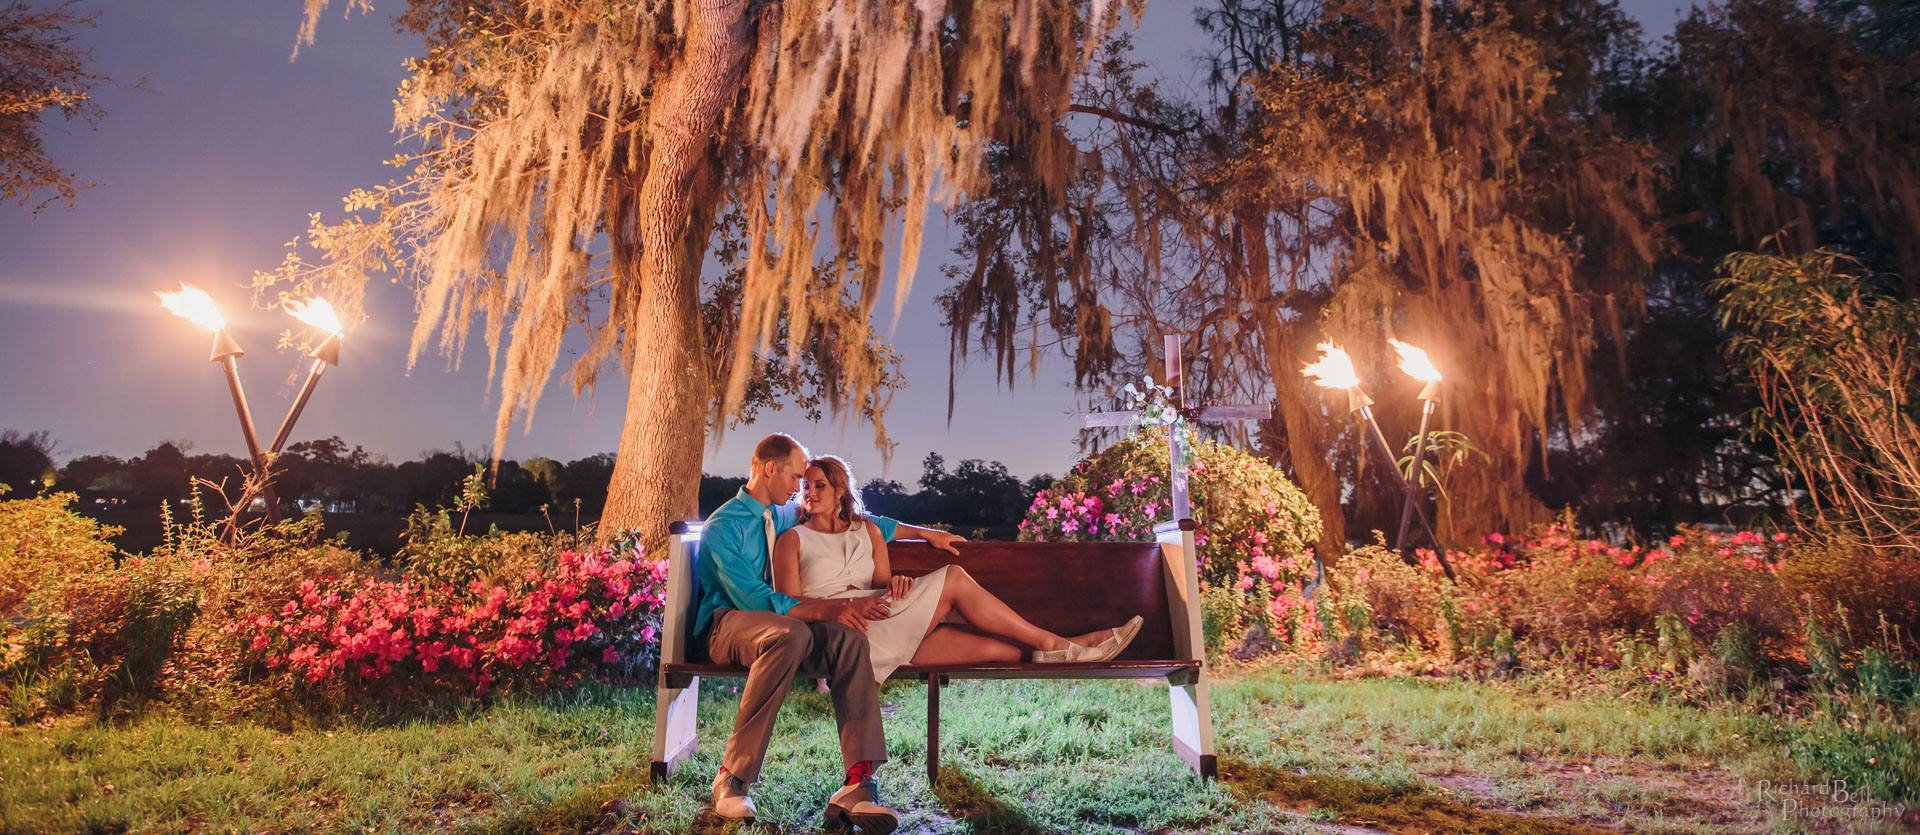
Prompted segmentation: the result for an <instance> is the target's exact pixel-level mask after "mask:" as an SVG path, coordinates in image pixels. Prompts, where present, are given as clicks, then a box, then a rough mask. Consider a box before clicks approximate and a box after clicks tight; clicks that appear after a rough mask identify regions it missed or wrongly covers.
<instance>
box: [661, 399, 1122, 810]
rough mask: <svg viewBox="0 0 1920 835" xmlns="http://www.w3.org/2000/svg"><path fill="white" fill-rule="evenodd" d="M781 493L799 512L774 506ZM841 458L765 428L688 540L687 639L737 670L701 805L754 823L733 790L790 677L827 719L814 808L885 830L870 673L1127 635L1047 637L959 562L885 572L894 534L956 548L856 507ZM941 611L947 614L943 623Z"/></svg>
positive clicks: (1098, 656) (1109, 645)
mask: <svg viewBox="0 0 1920 835" xmlns="http://www.w3.org/2000/svg"><path fill="white" fill-rule="evenodd" d="M795 492H800V493H801V494H802V496H803V500H802V502H801V504H800V506H799V507H797V508H796V507H794V506H793V505H790V504H788V502H789V500H790V499H791V497H792V496H793V494H794V493H795ZM861 510H862V509H861V507H860V503H859V496H858V493H857V492H856V491H855V490H854V489H853V483H852V479H851V477H850V476H849V474H848V472H847V467H846V463H845V462H843V461H841V460H840V459H838V458H832V457H827V458H819V459H814V460H811V461H810V460H808V458H807V452H806V450H805V449H804V448H802V447H801V446H800V444H799V443H798V442H796V441H794V440H793V439H792V438H790V437H788V436H786V435H777V434H776V435H770V436H768V437H767V438H766V439H764V440H762V441H761V442H760V444H759V445H758V446H756V447H755V448H754V451H753V471H752V473H751V475H750V476H749V477H748V479H747V485H746V487H744V488H742V489H741V491H740V493H739V494H738V495H736V496H734V497H733V498H732V499H729V500H728V501H727V502H726V503H725V504H722V505H721V506H720V507H719V508H718V509H716V510H715V511H714V512H713V515H712V516H711V517H710V518H708V520H707V523H706V526H705V528H704V529H703V530H702V531H701V535H700V552H699V561H698V575H699V578H700V597H699V606H698V610H697V613H696V615H695V618H694V625H693V640H692V641H691V642H690V646H693V647H700V646H704V647H705V648H706V650H707V653H708V655H709V657H710V658H711V660H712V661H714V662H716V663H722V664H738V665H741V666H745V667H747V668H748V673H747V680H746V684H745V686H744V687H742V688H741V689H740V710H739V714H738V715H737V716H736V717H735V719H734V728H733V734H732V735H731V736H729V737H728V738H727V747H726V753H725V754H724V755H723V758H722V759H721V769H720V773H719V774H718V775H716V776H715V777H714V781H713V809H714V813H715V814H717V815H719V816H720V817H724V818H736V819H742V818H752V817H754V806H753V801H752V799H750V798H749V797H748V796H747V786H749V785H751V784H752V783H753V782H755V781H756V780H758V779H759V777H760V765H761V762H762V761H763V760H764V759H765V757H766V753H767V742H768V740H769V738H770V737H771V736H772V733H773V724H774V717H775V715H776V714H778V713H779V711H780V704H781V702H782V701H783V700H784V699H785V698H786V693H787V689H788V686H789V685H790V684H791V683H792V681H793V679H794V677H795V676H796V675H805V676H810V677H824V678H826V679H827V680H828V683H829V687H830V688H831V692H832V698H833V710H834V718H835V720H836V722H837V723H838V725H839V728H840V750H841V754H842V756H843V757H844V758H845V760H846V769H847V770H846V782H845V784H844V785H843V786H842V787H841V788H840V790H839V791H836V792H834V794H833V796H832V798H831V799H829V801H828V803H827V813H828V815H829V816H831V817H836V818H838V819H840V820H841V821H842V822H844V823H846V824H848V825H850V826H858V827H860V828H861V829H862V830H864V831H867V832H875V833H885V832H891V831H892V830H893V828H894V827H895V826H896V825H897V824H898V822H899V815H898V814H896V813H895V812H894V811H893V810H891V809H888V808H886V807H884V806H882V805H880V804H879V802H878V798H877V796H876V794H875V787H874V780H873V768H874V766H875V765H876V764H878V763H881V762H884V761H886V759H887V751H886V741H885V738H884V736H883V735H882V733H881V727H880V691H879V682H881V681H884V680H885V679H886V678H887V676H888V675H889V674H891V673H892V672H893V670H894V669H895V668H896V667H898V666H900V665H901V664H906V663H909V662H914V663H921V664H936V663H965V662H974V661H1014V660H1019V659H1021V658H1022V657H1023V656H1026V655H1027V654H1028V653H1031V659H1032V660H1033V661H1035V662H1043V663H1044V662H1074V661H1104V660H1107V659H1110V658H1113V657H1114V656H1116V655H1118V654H1119V653H1120V651H1121V650H1122V649H1125V648H1126V646H1127V643H1128V642H1129V641H1131V640H1133V636H1134V635H1135V634H1137V633H1138V631H1139V629H1140V625H1141V619H1140V618H1139V617H1135V618H1133V619H1132V620H1130V621H1128V622H1127V623H1126V624H1125V625H1123V626H1120V627H1117V628H1114V629H1102V630H1099V631H1096V632H1091V633H1088V634H1085V635H1078V636H1075V637H1073V638H1070V639H1069V638H1063V637H1061V636H1059V635H1055V634H1053V633H1051V632H1048V631H1046V630H1043V629H1040V628H1038V627H1036V626H1034V625H1033V624H1031V623H1029V622H1027V620H1026V619H1025V618H1022V617H1021V616H1020V615H1019V614H1018V613H1016V612H1014V611H1013V610H1012V609H1011V608H1009V607H1008V606H1007V605H1006V604H1005V603H1002V602H1001V601H1000V600H999V599H998V598H996V597H994V596H993V595H992V594H990V593H988V592H987V591H986V590H985V589H983V588H981V587H980V585H979V583H977V582H974V580H973V578H972V577H970V576H968V574H967V572H966V570H965V569H963V568H961V567H959V566H948V567H945V568H942V569H939V570H936V571H934V572H932V573H930V574H928V575H926V576H924V577H922V578H920V579H919V580H918V581H917V582H916V581H915V580H914V579H912V578H908V577H902V576H898V575H894V574H892V573H891V572H890V570H889V568H888V562H887V542H888V541H889V540H891V539H893V537H894V534H895V533H896V532H905V533H908V534H911V535H915V536H919V537H922V538H924V539H926V540H927V542H928V543H929V544H931V545H932V546H934V547H936V548H940V549H942V550H945V551H948V552H950V553H953V554H958V553H959V550H958V549H957V548H955V547H954V543H956V542H964V541H966V540H965V539H964V538H962V537H959V536H955V535H953V534H950V533H947V532H945V531H939V530H931V529H927V528H916V527H913V526H910V525H902V524H900V523H898V522H896V521H894V520H892V519H887V518H885V517H880V516H871V515H865V514H863V513H862V512H861ZM953 620H957V621H958V622H957V623H955V622H950V621H953Z"/></svg>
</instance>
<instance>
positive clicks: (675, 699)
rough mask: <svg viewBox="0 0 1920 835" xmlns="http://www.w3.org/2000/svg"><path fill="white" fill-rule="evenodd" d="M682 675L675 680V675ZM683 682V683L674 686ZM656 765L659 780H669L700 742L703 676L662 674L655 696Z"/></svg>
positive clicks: (654, 741)
mask: <svg viewBox="0 0 1920 835" xmlns="http://www.w3.org/2000/svg"><path fill="white" fill-rule="evenodd" d="M676 678H678V679H681V680H679V681H675V680H674V679H676ZM675 684H679V685H682V686H679V687H674V686H672V685H675ZM653 704H654V715H653V768H652V770H651V776H652V778H653V780H654V781H655V782H660V781H664V780H666V779H667V778H668V777H670V776H672V775H673V770H674V769H675V768H677V767H678V766H679V765H680V764H681V763H683V762H686V760H687V758H688V757H691V756H693V749H694V747H695V746H697V745H698V744H699V742H700V728H699V722H698V718H697V715H696V712H697V711H698V710H699V707H700V677H699V676H687V677H684V678H682V677H679V676H668V675H666V674H664V673H662V674H661V676H660V689H659V691H658V693H657V694H656V695H655V696H654V702H653Z"/></svg>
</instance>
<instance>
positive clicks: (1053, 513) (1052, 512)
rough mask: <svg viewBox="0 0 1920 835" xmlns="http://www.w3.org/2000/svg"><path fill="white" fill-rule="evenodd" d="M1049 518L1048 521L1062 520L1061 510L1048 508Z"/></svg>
mask: <svg viewBox="0 0 1920 835" xmlns="http://www.w3.org/2000/svg"><path fill="white" fill-rule="evenodd" d="M1047 518H1048V519H1058V518H1060V508H1057V507H1049V508H1047Z"/></svg>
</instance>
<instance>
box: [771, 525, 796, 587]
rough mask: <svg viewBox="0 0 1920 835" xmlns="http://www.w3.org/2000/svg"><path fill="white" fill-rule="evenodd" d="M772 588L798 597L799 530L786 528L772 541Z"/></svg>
mask: <svg viewBox="0 0 1920 835" xmlns="http://www.w3.org/2000/svg"><path fill="white" fill-rule="evenodd" d="M773 590H774V591H777V592H779V593H781V594H784V595H786V596H788V597H793V598H798V597H800V530H799V529H798V528H788V529H787V532H786V533H783V534H781V535H780V538H779V539H778V540H776V541H775V542H774V543H773Z"/></svg>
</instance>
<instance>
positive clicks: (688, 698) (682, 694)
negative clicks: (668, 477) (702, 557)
mask: <svg viewBox="0 0 1920 835" xmlns="http://www.w3.org/2000/svg"><path fill="white" fill-rule="evenodd" d="M699 553H700V529H699V526H697V525H695V526H692V527H688V526H686V525H685V524H683V523H675V525H674V530H673V536H672V537H671V538H670V539H669V540H668V544H667V586H666V589H665V591H664V593H663V597H664V598H665V599H664V600H663V601H662V603H661V608H662V610H663V613H664V614H663V617H662V618H661V624H660V688H659V690H658V692H657V694H656V696H655V697H654V702H653V705H654V715H653V769H652V777H653V779H654V780H655V781H656V782H658V781H662V780H665V779H666V778H667V777H669V776H671V775H672V774H673V770H674V768H675V767H677V766H678V765H679V764H680V763H682V762H685V761H686V759H687V758H688V757H691V756H693V749H694V747H695V746H696V745H698V744H699V742H700V735H699V723H698V712H699V707H700V677H699V676H688V675H680V674H668V672H667V665H668V664H684V663H686V661H687V647H686V642H687V637H688V636H687V635H686V631H687V627H688V625H689V624H688V623H687V617H688V614H689V613H690V612H692V611H693V606H694V599H693V592H694V588H695V577H696V575H695V574H694V560H695V559H696V558H698V556H699Z"/></svg>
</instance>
